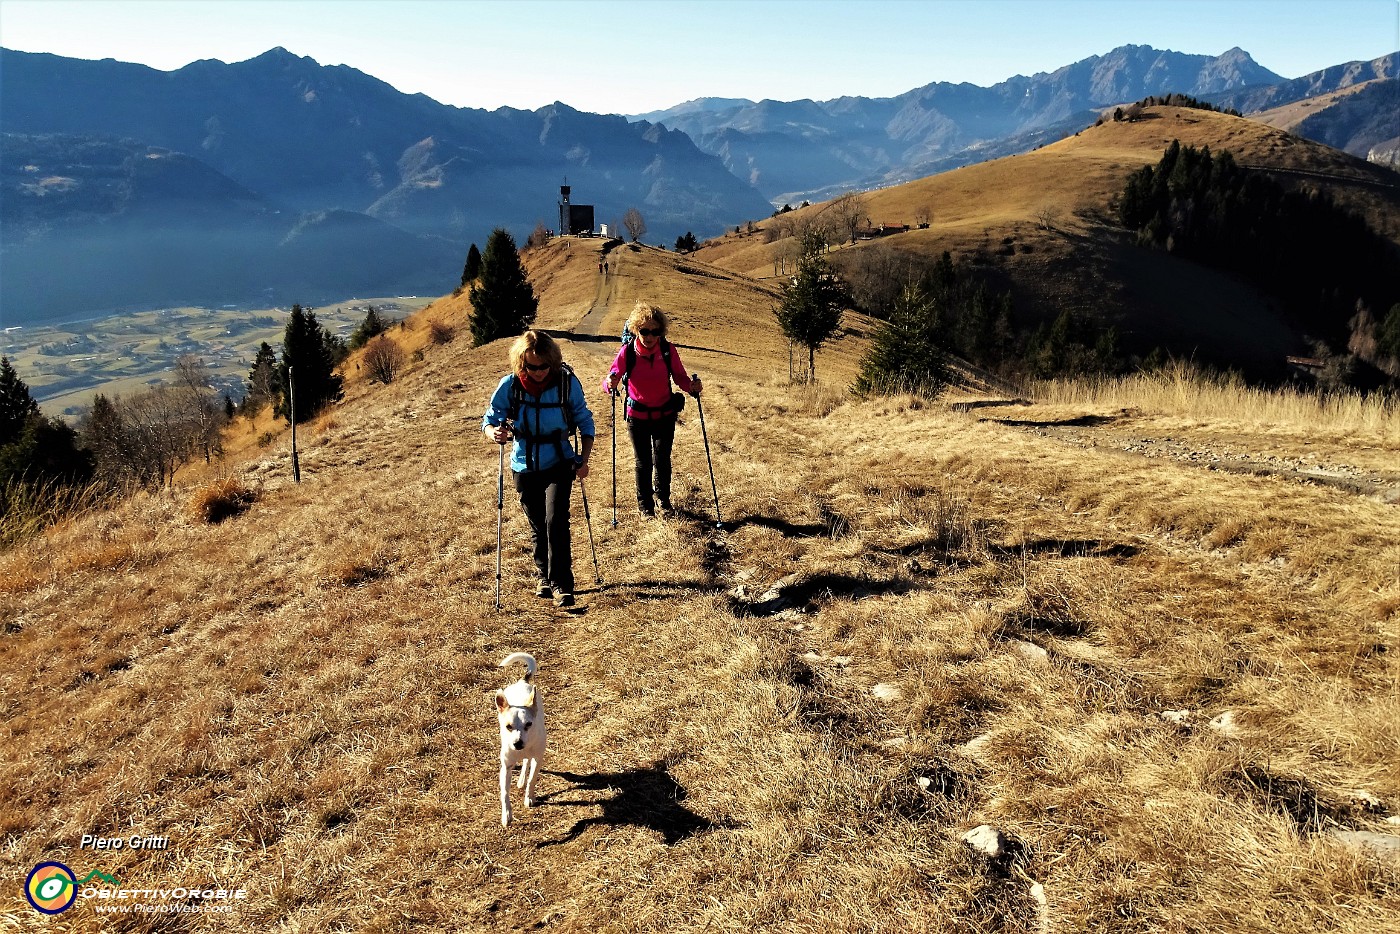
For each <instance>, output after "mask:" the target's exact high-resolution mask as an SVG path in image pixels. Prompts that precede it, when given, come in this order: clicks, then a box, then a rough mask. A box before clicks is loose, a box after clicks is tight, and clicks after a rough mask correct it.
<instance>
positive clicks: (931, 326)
mask: <svg viewBox="0 0 1400 934" xmlns="http://www.w3.org/2000/svg"><path fill="white" fill-rule="evenodd" d="M946 346H947V335H946V333H945V327H944V321H943V315H942V314H941V311H940V309H939V307H938V301H937V298H936V296H935V289H934V286H933V283H932V282H931V281H930V280H929V279H927V278H926V279H922V280H920V281H918V282H915V283H913V284H911V285H907V286H905V287H904V289H903V290H902V291H901V292H900V294H899V297H898V298H896V299H895V302H894V307H893V309H892V310H891V312H890V319H889V320H888V321H886V322H883V323H882V324H881V325H880V326H879V328H877V329H876V331H875V336H874V339H873V340H872V341H871V344H870V349H869V350H868V351H866V354H865V358H864V359H863V360H862V361H861V368H860V377H859V378H858V379H857V380H856V384H855V387H854V388H855V391H856V392H858V393H860V394H862V395H866V394H870V393H876V394H889V393H897V392H912V393H918V394H919V395H922V396H925V397H927V398H930V399H932V398H936V397H937V396H938V395H939V394H941V393H942V392H943V390H944V389H945V388H946V387H947V385H948V355H947V351H946Z"/></svg>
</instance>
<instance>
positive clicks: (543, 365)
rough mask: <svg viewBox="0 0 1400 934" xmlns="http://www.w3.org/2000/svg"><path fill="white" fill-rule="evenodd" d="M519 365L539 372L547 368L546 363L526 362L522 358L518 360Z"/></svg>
mask: <svg viewBox="0 0 1400 934" xmlns="http://www.w3.org/2000/svg"><path fill="white" fill-rule="evenodd" d="M520 365H521V366H523V367H524V368H525V369H527V370H533V371H534V372H536V373H541V372H543V371H545V370H547V369H549V364H548V363H526V362H525V361H524V360H522V361H520Z"/></svg>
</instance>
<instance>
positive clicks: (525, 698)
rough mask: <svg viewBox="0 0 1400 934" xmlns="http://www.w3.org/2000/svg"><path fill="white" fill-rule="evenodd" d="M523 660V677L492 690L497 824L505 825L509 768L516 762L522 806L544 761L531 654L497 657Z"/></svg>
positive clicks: (540, 711) (531, 803)
mask: <svg viewBox="0 0 1400 934" xmlns="http://www.w3.org/2000/svg"><path fill="white" fill-rule="evenodd" d="M516 662H523V663H524V665H525V677H523V678H521V679H520V680H519V681H517V682H515V683H514V684H512V685H509V686H507V687H505V688H502V689H501V690H499V691H497V692H496V719H497V720H498V721H499V722H500V725H501V826H502V827H509V826H510V819H511V810H510V792H509V788H510V770H511V769H513V768H515V767H516V766H517V765H518V766H520V777H519V778H518V779H516V782H515V784H516V786H517V787H522V786H523V787H524V789H525V806H526V807H527V808H528V807H533V806H534V801H533V800H532V798H533V795H534V791H535V772H536V771H537V770H538V769H539V767H540V764H541V763H542V762H544V750H545V732H544V707H543V706H541V704H540V699H539V695H538V694H536V693H535V688H534V685H532V684H531V683H530V679H531V678H533V677H534V675H535V657H534V656H533V655H530V654H529V653H528V652H512V653H511V654H510V655H507V656H506V657H505V658H504V659H502V660H501V667H502V668H504V667H506V666H507V665H514V664H515V663H516Z"/></svg>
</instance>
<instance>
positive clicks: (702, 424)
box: [690, 373, 724, 530]
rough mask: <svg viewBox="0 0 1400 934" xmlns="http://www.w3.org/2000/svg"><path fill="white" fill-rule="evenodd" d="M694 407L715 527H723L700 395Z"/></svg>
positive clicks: (694, 375)
mask: <svg viewBox="0 0 1400 934" xmlns="http://www.w3.org/2000/svg"><path fill="white" fill-rule="evenodd" d="M690 378H691V379H692V380H694V379H696V378H698V374H695V373H692V374H690ZM695 408H696V410H697V411H698V412H699V413H700V437H702V438H704V439H705V463H706V464H707V465H709V468H710V492H711V493H713V494H714V495H715V528H717V529H721V530H722V529H723V528H724V522H723V520H721V519H720V517H719V487H717V486H715V464H714V461H712V460H710V436H709V435H708V434H707V433H706V432H705V403H703V402H701V401H700V397H699V396H696V397H695Z"/></svg>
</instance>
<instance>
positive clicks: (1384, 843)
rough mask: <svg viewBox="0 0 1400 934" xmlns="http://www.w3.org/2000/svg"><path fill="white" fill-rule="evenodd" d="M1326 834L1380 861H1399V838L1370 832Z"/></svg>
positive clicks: (1337, 831)
mask: <svg viewBox="0 0 1400 934" xmlns="http://www.w3.org/2000/svg"><path fill="white" fill-rule="evenodd" d="M1328 834H1329V835H1330V836H1331V837H1332V838H1333V839H1335V840H1337V841H1338V842H1340V843H1343V844H1345V845H1347V846H1349V847H1352V848H1353V849H1358V850H1365V851H1366V852H1367V853H1370V854H1371V855H1373V856H1379V857H1381V858H1382V859H1390V860H1396V861H1400V836H1397V835H1396V834H1393V833H1375V832H1374V831H1370V830H1329V831H1328Z"/></svg>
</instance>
